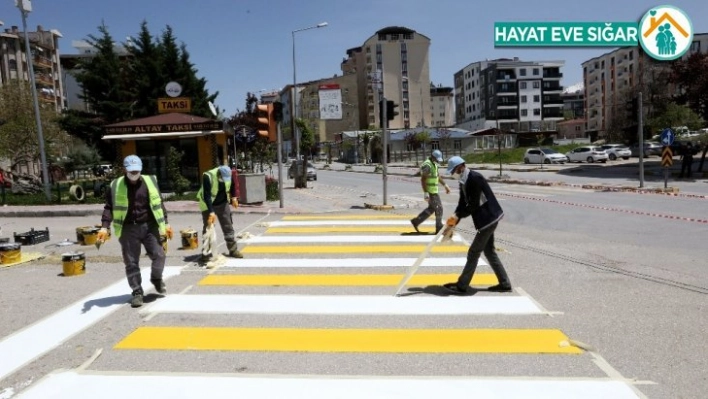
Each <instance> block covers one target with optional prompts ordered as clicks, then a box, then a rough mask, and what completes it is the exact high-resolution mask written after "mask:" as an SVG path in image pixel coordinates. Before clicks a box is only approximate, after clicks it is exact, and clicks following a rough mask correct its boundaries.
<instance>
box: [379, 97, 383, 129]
mask: <svg viewBox="0 0 708 399" xmlns="http://www.w3.org/2000/svg"><path fill="white" fill-rule="evenodd" d="M379 127H380V128H381V129H383V127H384V117H383V100H379Z"/></svg>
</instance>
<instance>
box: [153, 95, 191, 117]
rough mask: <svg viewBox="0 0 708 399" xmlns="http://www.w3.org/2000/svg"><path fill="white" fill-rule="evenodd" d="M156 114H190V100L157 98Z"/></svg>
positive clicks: (184, 98)
mask: <svg viewBox="0 0 708 399" xmlns="http://www.w3.org/2000/svg"><path fill="white" fill-rule="evenodd" d="M157 112H159V113H161V114H165V113H168V112H183V113H189V112H192V99H190V98H188V97H174V98H158V99H157Z"/></svg>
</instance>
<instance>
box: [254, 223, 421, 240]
mask: <svg viewBox="0 0 708 399" xmlns="http://www.w3.org/2000/svg"><path fill="white" fill-rule="evenodd" d="M418 230H419V231H420V232H421V233H430V236H431V237H432V236H433V235H434V233H435V227H433V226H430V227H418ZM369 232H371V233H411V234H417V233H416V232H415V230H413V227H412V226H411V225H410V224H408V226H326V227H272V228H269V229H268V230H266V233H267V234H284V233H288V234H295V233H298V234H309V233H369Z"/></svg>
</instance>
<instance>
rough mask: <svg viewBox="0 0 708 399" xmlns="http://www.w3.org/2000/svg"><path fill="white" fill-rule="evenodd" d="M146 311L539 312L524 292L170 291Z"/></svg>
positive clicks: (330, 312) (394, 314)
mask: <svg viewBox="0 0 708 399" xmlns="http://www.w3.org/2000/svg"><path fill="white" fill-rule="evenodd" d="M141 313H207V314H210V313H213V314H259V315H263V314H301V315H302V314H307V315H355V316H359V315H391V316H396V315H398V316H402V315H406V316H410V315H416V316H438V315H500V314H503V315H533V314H544V312H543V310H541V309H540V308H539V307H538V306H536V304H535V303H534V302H533V301H532V300H530V299H529V298H528V297H524V296H446V297H436V296H409V297H396V296H393V295H170V296H168V297H165V298H164V299H163V300H161V301H158V302H155V303H154V304H153V305H150V306H149V307H147V308H145V309H144V310H143V311H142V312H141Z"/></svg>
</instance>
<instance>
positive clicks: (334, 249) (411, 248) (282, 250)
mask: <svg viewBox="0 0 708 399" xmlns="http://www.w3.org/2000/svg"><path fill="white" fill-rule="evenodd" d="M424 249H425V245H314V244H311V245H302V246H296V245H288V246H282V245H249V246H247V247H246V248H244V249H242V250H241V252H242V253H244V254H353V253H377V254H380V253H417V254H419V253H421V252H423V250H424ZM468 249H469V248H468V247H467V246H464V245H450V244H444V245H437V246H434V247H433V248H432V249H431V251H430V252H432V253H439V254H442V253H461V252H467V250H468Z"/></svg>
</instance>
